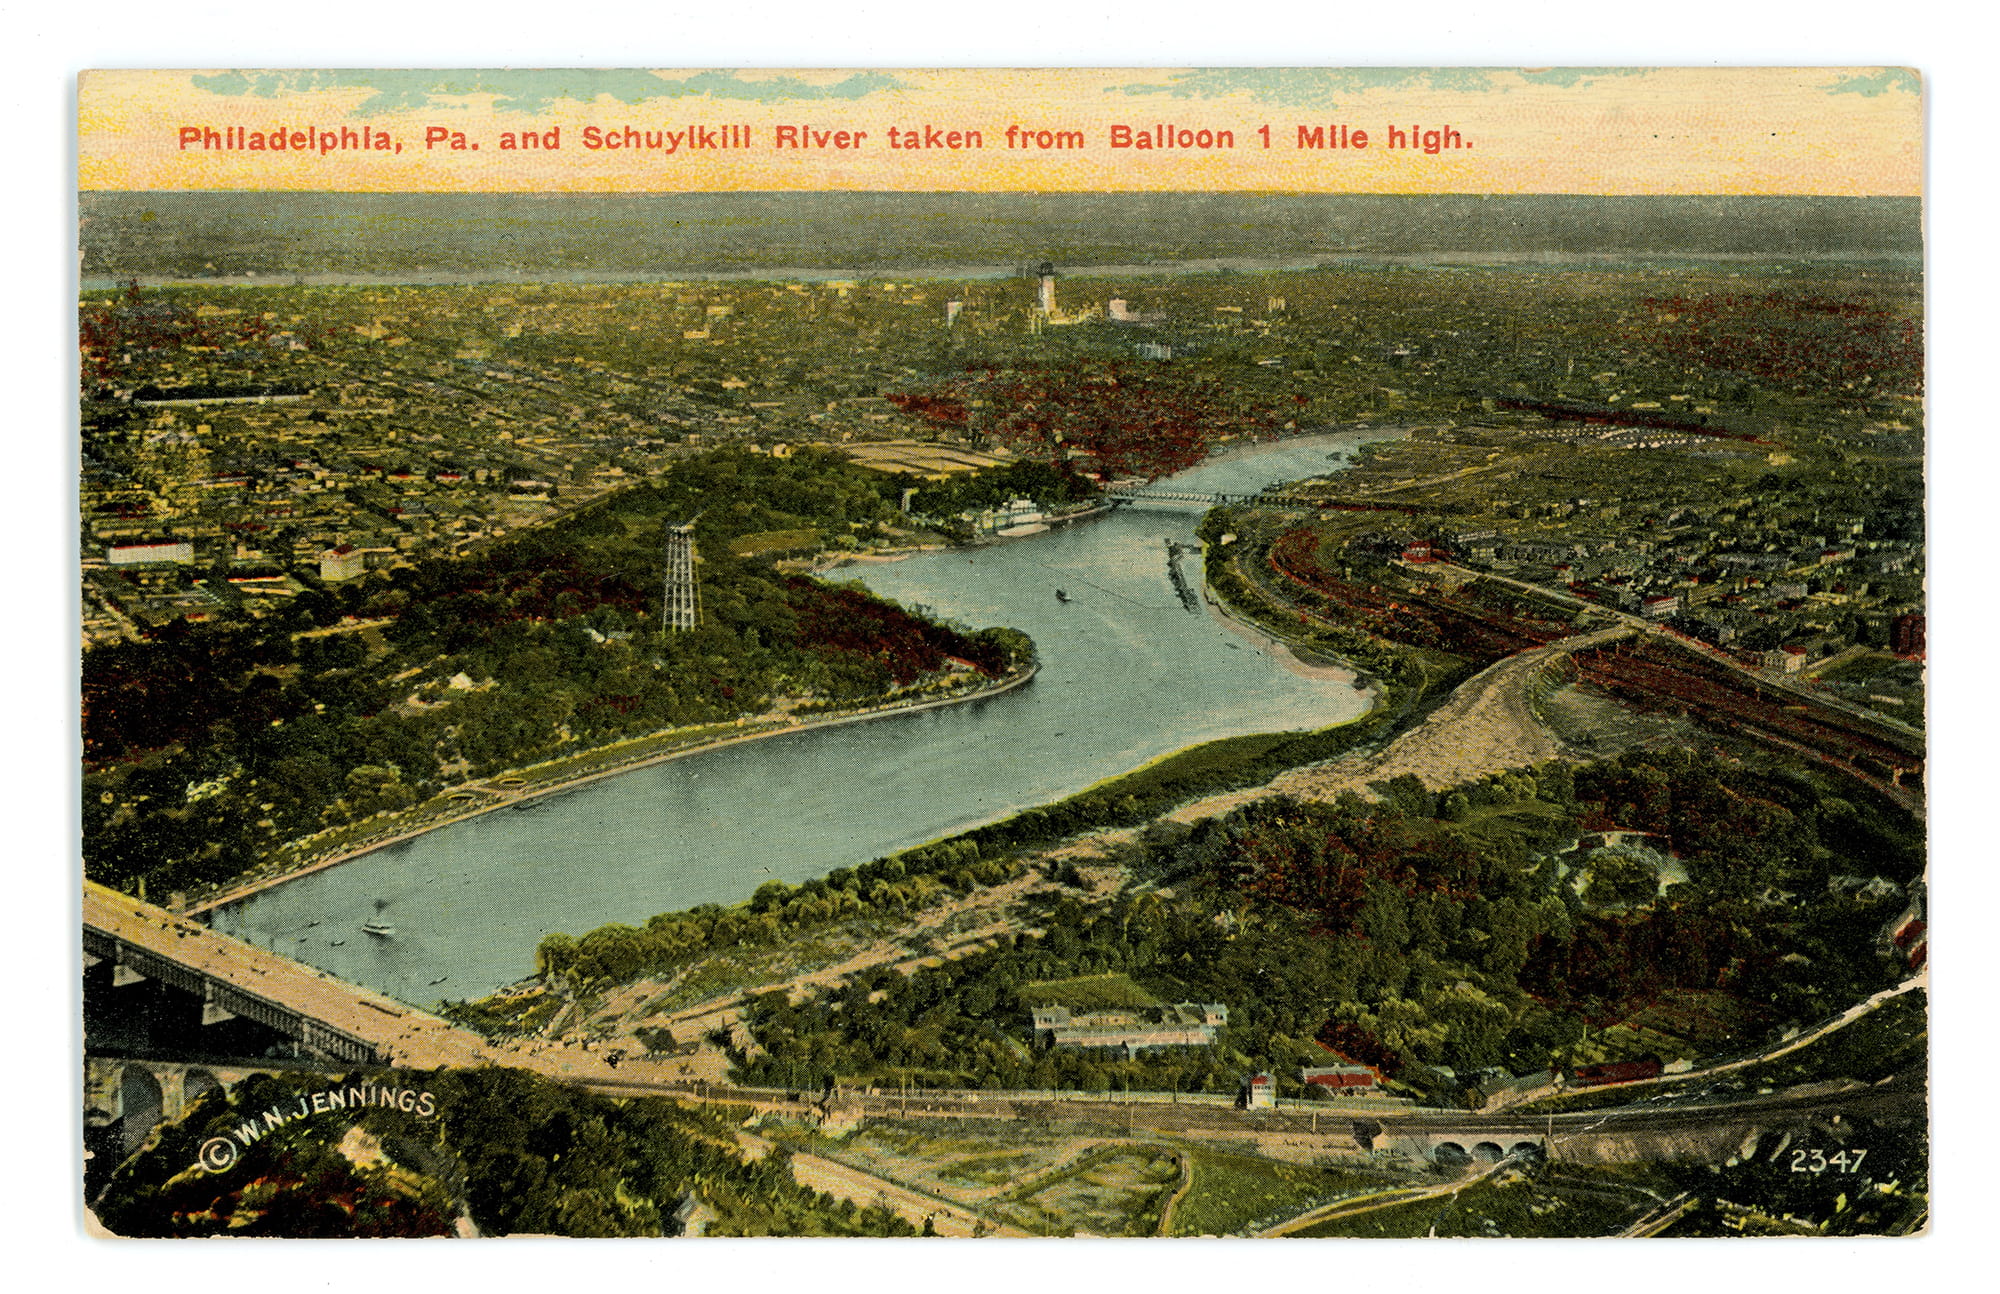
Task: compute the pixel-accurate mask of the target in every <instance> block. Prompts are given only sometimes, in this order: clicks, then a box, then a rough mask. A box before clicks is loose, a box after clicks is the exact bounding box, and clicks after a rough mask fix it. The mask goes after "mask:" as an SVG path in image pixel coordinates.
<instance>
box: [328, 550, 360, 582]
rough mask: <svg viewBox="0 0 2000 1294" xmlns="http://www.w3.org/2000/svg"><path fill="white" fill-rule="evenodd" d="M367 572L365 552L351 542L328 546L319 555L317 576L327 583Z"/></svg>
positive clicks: (349, 578) (348, 578)
mask: <svg viewBox="0 0 2000 1294" xmlns="http://www.w3.org/2000/svg"><path fill="white" fill-rule="evenodd" d="M367 572H368V557H367V554H365V553H363V552H362V551H361V550H360V549H359V548H356V547H355V546H354V545H353V544H342V545H340V546H339V547H337V548H329V549H327V550H326V551H325V552H323V553H321V554H320V555H319V577H320V578H321V579H322V580H325V581H326V582H328V583H329V584H331V583H333V582H334V581H336V580H351V579H353V578H354V577H355V576H357V575H365V574H367Z"/></svg>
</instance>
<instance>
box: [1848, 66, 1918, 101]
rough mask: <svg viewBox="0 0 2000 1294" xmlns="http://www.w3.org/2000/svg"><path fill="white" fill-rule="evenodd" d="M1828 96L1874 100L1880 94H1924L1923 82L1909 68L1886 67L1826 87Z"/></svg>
mask: <svg viewBox="0 0 2000 1294" xmlns="http://www.w3.org/2000/svg"><path fill="white" fill-rule="evenodd" d="M1825 89H1826V92H1827V93H1828V94H1858V95H1861V96H1863V97H1864V98H1869V99H1872V98H1874V97H1875V96H1876V95H1878V94H1889V93H1891V92H1894V93H1896V94H1922V93H1923V90H1924V86H1923V82H1922V81H1920V80H1918V79H1917V74H1916V73H1915V72H1912V71H1911V70H1910V69H1909V68H1907V67H1885V68H1881V69H1879V70H1878V71H1874V72H1870V73H1868V74H1867V75H1865V76H1849V77H1843V78H1841V79H1840V80H1838V81H1834V82H1832V83H1831V84H1829V85H1827V86H1826V87H1825Z"/></svg>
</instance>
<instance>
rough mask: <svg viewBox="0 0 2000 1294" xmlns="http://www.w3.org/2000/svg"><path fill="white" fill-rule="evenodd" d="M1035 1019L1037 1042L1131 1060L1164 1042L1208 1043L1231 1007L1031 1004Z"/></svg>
mask: <svg viewBox="0 0 2000 1294" xmlns="http://www.w3.org/2000/svg"><path fill="white" fill-rule="evenodd" d="M1033 1020H1034V1032H1035V1043H1036V1045H1038V1046H1043V1047H1077V1048H1081V1049H1083V1050H1086V1051H1104V1052H1109V1053H1112V1054H1114V1055H1116V1056H1118V1057H1119V1058H1121V1059H1129V1058H1130V1057H1132V1056H1136V1055H1138V1054H1140V1053H1141V1052H1147V1051H1158V1050H1160V1049H1162V1048H1166V1047H1208V1046H1212V1045H1213V1044H1214V1042H1215V1038H1216V1034H1217V1033H1219V1032H1220V1031H1221V1029H1222V1027H1223V1026H1224V1025H1225V1024H1227V1023H1229V1008H1228V1007H1226V1006H1223V1005H1222V1004H1220V1003H1217V1002H1176V1003H1174V1004H1173V1005H1171V1006H1142V1007H1114V1008H1110V1009H1105V1010H1095V1011H1072V1010H1071V1009H1070V1008H1068V1007H1065V1006H1038V1007H1035V1008H1034V1009H1033Z"/></svg>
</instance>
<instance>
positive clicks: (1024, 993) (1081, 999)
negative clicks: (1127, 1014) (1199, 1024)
mask: <svg viewBox="0 0 2000 1294" xmlns="http://www.w3.org/2000/svg"><path fill="white" fill-rule="evenodd" d="M1020 996H1021V1001H1023V1002H1025V1003H1026V1004H1028V1005H1029V1006H1052V1005H1053V1006H1067V1007H1076V1008H1080V1009H1086V1010H1087V1009H1090V1008H1092V1007H1116V1006H1158V1005H1159V1001H1160V1000H1159V999H1158V998H1156V997H1154V996H1153V995H1152V994H1150V993H1148V992H1147V991H1146V990H1145V989H1142V988H1140V987H1139V986H1138V985H1137V984H1134V983H1133V982H1132V981H1131V979H1130V978H1128V977H1127V976H1125V975H1123V974H1121V973H1117V972H1113V973H1111V974H1107V975H1079V976H1077V977H1076V978H1074V979H1051V980H1042V981H1039V982H1038V983H1034V984H1026V985H1023V986H1022V987H1021V990H1020Z"/></svg>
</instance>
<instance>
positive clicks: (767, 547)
mask: <svg viewBox="0 0 2000 1294" xmlns="http://www.w3.org/2000/svg"><path fill="white" fill-rule="evenodd" d="M819 540H820V533H819V531H817V530H762V531H759V532H757V533H756V534H754V535H742V536H739V537H738V538H735V539H732V540H730V541H729V551H730V552H732V553H734V554H736V555H737V556H738V557H756V556H758V555H759V554H763V553H783V552H790V551H793V550H805V549H809V548H817V547H818V546H819Z"/></svg>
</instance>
